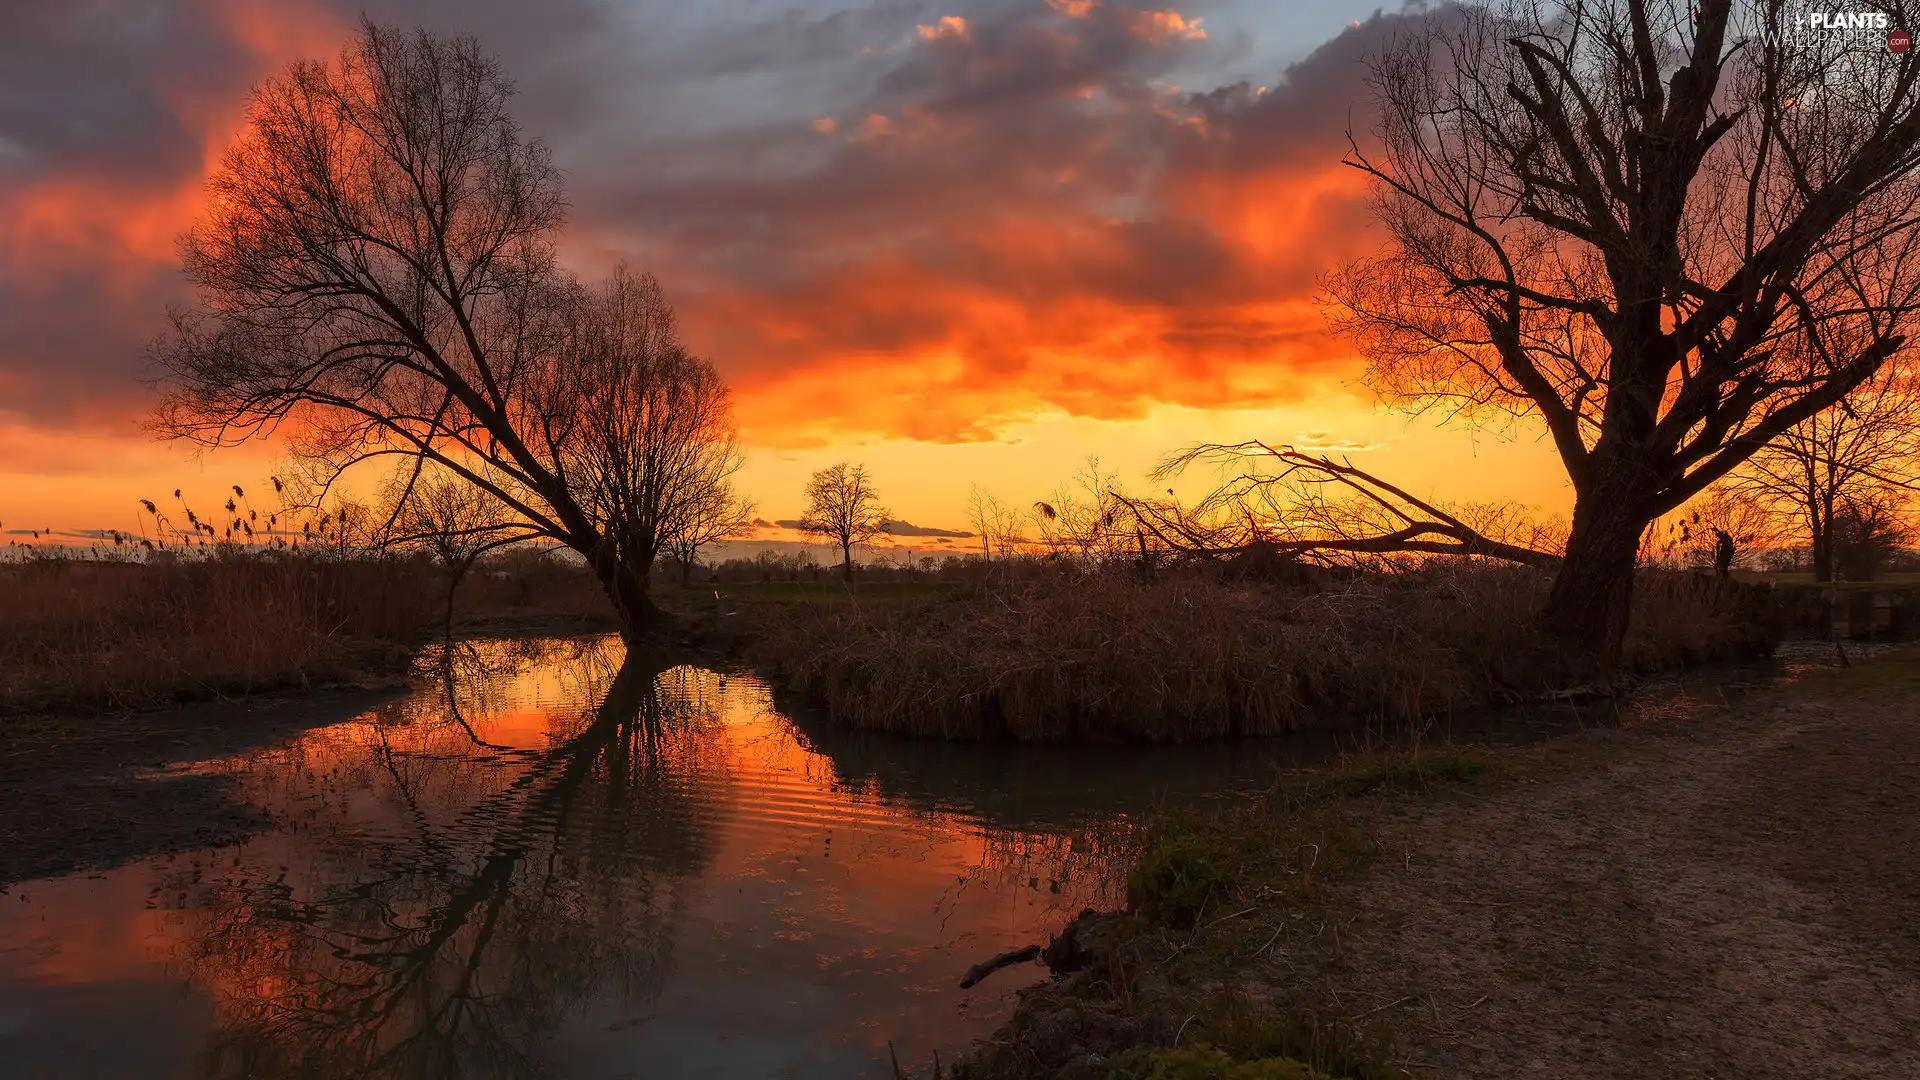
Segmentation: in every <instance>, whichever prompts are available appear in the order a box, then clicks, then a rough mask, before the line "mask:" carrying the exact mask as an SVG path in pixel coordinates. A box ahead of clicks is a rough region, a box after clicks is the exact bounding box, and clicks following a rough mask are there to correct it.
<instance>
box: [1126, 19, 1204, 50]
mask: <svg viewBox="0 0 1920 1080" xmlns="http://www.w3.org/2000/svg"><path fill="white" fill-rule="evenodd" d="M1130 28H1131V29H1132V31H1133V32H1134V33H1135V34H1138V35H1140V36H1141V37H1142V38H1145V39H1146V40H1148V41H1151V42H1153V43H1154V44H1156V45H1157V44H1159V43H1160V42H1163V41H1167V40H1179V41H1199V40H1202V39H1204V38H1205V37H1206V36H1207V32H1206V31H1205V30H1202V29H1200V20H1199V19H1188V18H1187V17H1186V16H1184V15H1182V14H1180V13H1179V12H1177V11H1141V12H1136V13H1134V16H1133V19H1132V22H1131V24H1130Z"/></svg>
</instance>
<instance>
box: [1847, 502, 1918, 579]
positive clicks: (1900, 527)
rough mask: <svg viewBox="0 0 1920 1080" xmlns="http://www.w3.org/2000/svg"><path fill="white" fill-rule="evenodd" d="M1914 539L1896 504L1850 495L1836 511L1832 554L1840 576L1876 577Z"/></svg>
mask: <svg viewBox="0 0 1920 1080" xmlns="http://www.w3.org/2000/svg"><path fill="white" fill-rule="evenodd" d="M1911 539H1912V533H1911V531H1910V530H1909V529H1908V528H1907V527H1906V525H1905V523H1904V522H1902V521H1901V520H1900V515H1899V511H1898V509H1897V508H1896V507H1894V506H1890V505H1888V504H1886V503H1876V502H1873V501H1871V500H1868V499H1849V500H1847V501H1846V502H1845V503H1844V504H1843V505H1842V506H1841V507H1840V508H1839V510H1838V511H1836V512H1835V514H1834V519H1833V538H1832V557H1833V563H1834V569H1835V570H1836V571H1837V572H1838V573H1837V574H1836V576H1837V577H1839V578H1841V579H1842V580H1845V581H1873V580H1875V579H1877V578H1878V577H1879V576H1880V573H1881V571H1883V570H1885V569H1886V567H1887V564H1888V563H1889V562H1891V561H1892V560H1893V558H1894V557H1895V556H1896V555H1898V554H1899V552H1900V549H1901V548H1902V547H1904V546H1905V545H1906V544H1907V542H1908V541H1910V540H1911Z"/></svg>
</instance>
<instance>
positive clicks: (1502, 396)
mask: <svg viewBox="0 0 1920 1080" xmlns="http://www.w3.org/2000/svg"><path fill="white" fill-rule="evenodd" d="M1881 6H1882V7H1884V8H1886V9H1887V10H1888V11H1889V12H1890V13H1891V14H1892V15H1893V21H1894V23H1895V25H1901V24H1911V22H1912V19H1911V18H1909V17H1908V16H1909V14H1910V13H1909V11H1908V10H1907V8H1908V5H1907V4H1906V3H1891V4H1883V5H1881ZM1428 27H1429V29H1428V30H1427V31H1426V32H1424V33H1421V34H1418V35H1414V36H1408V37H1404V38H1402V39H1400V40H1397V41H1395V42H1394V43H1393V44H1392V45H1391V46H1390V47H1388V48H1387V49H1386V50H1385V51H1384V52H1382V53H1381V54H1379V55H1378V56H1376V57H1375V58H1374V59H1373V61H1372V68H1371V70H1372V82H1373V86H1374V89H1375V91H1376V94H1377V97H1378V101H1379V104H1380V107H1381V109H1380V121H1379V126H1378V129H1377V131H1376V132H1375V134H1376V135H1377V136H1378V140H1377V148H1374V147H1363V146H1362V144H1361V142H1360V141H1359V140H1358V139H1355V140H1353V141H1352V149H1351V150H1350V152H1349V154H1348V156H1347V159H1346V160H1347V163H1348V164H1350V165H1352V166H1353V167H1355V168H1357V169H1359V170H1361V171H1362V172H1364V173H1366V174H1367V175H1368V176H1370V177H1371V178H1372V179H1373V180H1374V182H1375V185H1376V186H1375V192H1376V198H1375V204H1374V208H1375V213H1376V215H1377V216H1378V218H1379V220H1380V221H1381V222H1382V223H1383V224H1384V225H1385V227H1386V229H1387V232H1388V235H1389V237H1390V243H1389V244H1388V245H1387V247H1386V248H1385V250H1384V251H1382V252H1381V253H1380V254H1378V255H1377V256H1375V257H1372V258H1368V259H1364V260H1361V261H1359V262H1357V263H1355V264H1353V265H1350V266H1349V267H1347V268H1345V270H1343V271H1342V272H1340V273H1338V274H1336V275H1335V276H1334V277H1333V278H1332V279H1331V280H1330V282H1329V286H1330V287H1329V292H1330V295H1331V298H1332V299H1333V301H1334V310H1335V312H1336V316H1335V323H1336V325H1337V327H1338V329H1340V330H1342V331H1344V332H1345V333H1347V334H1348V335H1350V337H1351V338H1352V339H1353V340H1354V341H1355V342H1357V343H1358V345H1359V347H1360V348H1361V350H1362V351H1363V352H1364V353H1365V355H1366V356H1367V357H1368V359H1369V360H1370V363H1371V366H1370V372H1371V376H1372V381H1373V382H1374V383H1375V385H1376V386H1378V387H1379V388H1380V389H1381V390H1383V391H1384V392H1385V393H1387V394H1389V395H1391V396H1393V397H1395V398H1397V399H1398V400H1400V401H1402V402H1404V403H1407V404H1409V405H1411V406H1413V407H1416V408H1431V407H1436V406H1437V407H1442V408H1450V409H1455V410H1458V411H1460V412H1462V413H1465V414H1469V415H1472V414H1480V413H1486V412H1489V411H1493V412H1506V413H1511V414H1525V415H1528V416H1532V417H1538V418H1539V419H1540V420H1541V421H1542V422H1544V424H1545V427H1546V430H1547V432H1548V433H1549V435H1550V436H1551V438H1552V441H1553V445H1554V447H1555V449H1556V450H1557V451H1558V452H1559V455H1560V457H1561V459H1562V461H1563V462H1564V464H1565V467H1566V470H1567V474H1568V476H1569V478H1570V479H1571V480H1572V483H1573V487H1574V491H1575V505H1574V513H1573V523H1572V530H1571V533H1570V534H1569V536H1568V539H1567V546H1566V552H1565V559H1564V561H1563V562H1562V563H1561V566H1560V569H1559V570H1558V572H1557V575H1556V579H1555V582H1554V586H1553V589H1552V592H1551V594H1550V597H1549V599H1548V600H1547V602H1546V608H1545V612H1544V616H1543V622H1544V625H1546V626H1547V627H1548V628H1550V629H1552V630H1555V631H1557V632H1559V633H1561V634H1563V635H1565V636H1566V637H1567V638H1568V639H1570V640H1572V641H1575V642H1578V643H1580V644H1583V645H1585V646H1587V647H1589V648H1592V649H1594V650H1595V651H1597V652H1600V653H1602V654H1606V653H1611V652H1612V651H1613V650H1614V649H1616V648H1617V647H1618V644H1619V642H1620V640H1621V639H1622V637H1623V635H1624V633H1625V630H1626V625H1627V616H1628V612H1629V610H1630V606H1631V596H1632V582H1633V567H1634V558H1635V552H1636V550H1637V547H1638V543H1639V538H1640V535H1641V533H1642V531H1643V530H1644V529H1645V528H1646V526H1647V525H1648V523H1649V522H1651V521H1653V520H1655V519H1656V518H1658V517H1659V516H1661V515H1662V514H1665V513H1667V512H1669V511H1671V510H1673V509H1675V508H1676V507H1679V506H1680V505H1681V504H1683V503H1685V502H1686V501H1687V500H1688V499H1690V498H1692V497H1693V496H1694V495H1695V494H1697V493H1698V492H1700V491H1702V490H1703V489H1705V488H1706V487H1707V486H1708V485H1709V484H1711V483H1713V482H1714V481H1715V480H1718V479H1720V478H1721V477H1723V476H1725V475H1727V473H1728V472H1729V471H1731V470H1732V469H1733V468H1735V467H1736V466H1738V465H1739V464H1740V463H1741V462H1742V461H1745V460H1746V459H1747V458H1748V457H1750V456H1751V455H1752V454H1753V453H1754V452H1755V451H1757V450H1758V449H1759V448H1761V447H1762V446H1765V445H1766V444H1768V443H1769V442H1771V441H1773V440H1775V439H1777V438H1779V437H1780V436H1782V435H1783V434H1784V433H1786V432H1788V431H1790V430H1792V429H1793V428H1794V427H1795V425H1798V424H1800V423H1802V422H1804V421H1806V420H1807V419H1808V418H1809V417H1812V416H1815V415H1817V414H1819V413H1820V412H1822V411H1823V410H1825V409H1827V408H1829V407H1831V406H1833V405H1834V404H1836V403H1837V402H1839V401H1840V400H1841V399H1842V398H1843V397H1845V396H1846V395H1847V394H1848V393H1849V392H1851V391H1852V390H1853V389H1854V388H1855V387H1857V386H1859V385H1861V384H1862V383H1864V382H1866V381H1867V380H1869V379H1870V378H1872V377H1873V375H1874V373H1875V372H1877V371H1878V370H1879V369H1880V367H1881V366H1882V365H1883V364H1885V363H1886V362H1887V361H1888V360H1889V359H1890V358H1892V357H1894V356H1895V355H1896V354H1899V353H1901V352H1902V351H1903V350H1904V349H1905V348H1906V345H1907V340H1908V335H1909V333H1910V325H1911V323H1912V321H1913V318H1914V314H1915V311H1916V308H1920V259H1917V257H1920V249H1917V248H1916V244H1917V243H1920V239H1917V237H1920V230H1917V229H1916V226H1920V178H1917V177H1916V174H1915V168H1916V166H1920V143H1917V141H1916V137H1920V62H1916V60H1915V58H1914V54H1912V53H1905V54H1894V53H1892V52H1890V51H1888V50H1887V49H1886V47H1885V45H1884V43H1880V42H1875V43H1869V44H1866V45H1863V44H1861V43H1859V42H1858V40H1857V38H1847V37H1845V36H1842V35H1833V34H1825V33H1821V32H1818V31H1809V30H1808V29H1807V28H1806V27H1802V26H1797V25H1794V21H1793V20H1792V19H1791V17H1790V14H1789V13H1788V12H1786V11H1785V6H1784V5H1783V4H1782V3H1780V2H1779V0H1762V2H1757V3H1737V2H1736V0H1693V2H1689V3H1681V2H1679V0H1664V2H1663V0H1591V2H1589V0H1515V2H1512V3H1508V4H1505V5H1503V6H1501V7H1499V8H1498V9H1491V8H1480V7H1468V8H1464V9H1460V10H1458V11H1456V12H1451V13H1448V14H1446V15H1444V16H1441V17H1437V18H1436V19H1434V20H1432V21H1431V22H1430V23H1429V24H1428Z"/></svg>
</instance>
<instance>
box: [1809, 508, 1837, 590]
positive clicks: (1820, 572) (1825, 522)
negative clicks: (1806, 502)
mask: <svg viewBox="0 0 1920 1080" xmlns="http://www.w3.org/2000/svg"><path fill="white" fill-rule="evenodd" d="M1812 510H1813V513H1812V515H1811V516H1812V518H1813V529H1812V532H1813V550H1812V552H1811V553H1810V554H1811V556H1812V558H1813V580H1815V581H1817V582H1820V583H1821V584H1827V583H1829V582H1831V581H1833V500H1832V499H1831V498H1829V499H1827V500H1826V505H1825V507H1824V508H1823V507H1821V506H1819V505H1818V504H1816V505H1815V506H1814V507H1812ZM1823 510H1824V512H1822V511H1823Z"/></svg>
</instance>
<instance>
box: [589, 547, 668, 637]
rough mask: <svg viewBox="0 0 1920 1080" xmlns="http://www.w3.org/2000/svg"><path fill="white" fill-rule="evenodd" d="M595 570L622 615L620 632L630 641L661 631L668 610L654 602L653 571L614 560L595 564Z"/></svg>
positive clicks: (617, 610) (602, 585)
mask: <svg viewBox="0 0 1920 1080" xmlns="http://www.w3.org/2000/svg"><path fill="white" fill-rule="evenodd" d="M594 574H595V576H596V577H598V578H599V579H600V587H601V588H602V589H605V590H606V593H607V599H609V600H611V601H613V610H614V614H616V615H617V616H619V619H620V636H621V637H623V638H625V639H626V640H628V641H637V640H639V639H641V638H644V637H648V636H651V635H653V634H655V633H657V632H658V631H659V629H660V627H661V624H662V623H663V622H665V618H664V613H663V612H662V611H661V610H660V609H659V608H658V607H655V606H654V603H653V595H652V592H651V589H650V588H649V585H650V582H649V580H648V579H649V577H650V576H651V575H649V574H647V573H645V572H642V571H638V570H635V569H634V568H633V567H631V566H629V565H627V564H625V563H620V562H613V561H611V560H605V561H599V562H596V563H595V564H594Z"/></svg>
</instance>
